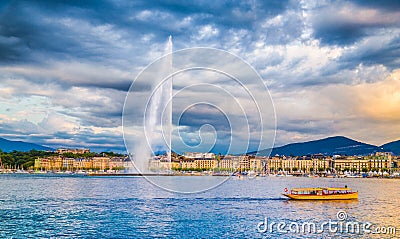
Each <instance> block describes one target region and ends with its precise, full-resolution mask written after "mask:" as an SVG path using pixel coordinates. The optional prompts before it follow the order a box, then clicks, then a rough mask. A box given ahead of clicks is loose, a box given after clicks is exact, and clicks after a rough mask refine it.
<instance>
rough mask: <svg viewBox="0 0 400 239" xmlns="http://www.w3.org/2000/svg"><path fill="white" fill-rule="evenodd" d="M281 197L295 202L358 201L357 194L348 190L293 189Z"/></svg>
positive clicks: (286, 191)
mask: <svg viewBox="0 0 400 239" xmlns="http://www.w3.org/2000/svg"><path fill="white" fill-rule="evenodd" d="M282 195H284V196H286V197H288V198H290V199H295V200H350V199H358V192H353V191H351V189H350V188H348V187H345V188H293V189H291V190H288V189H287V188H285V193H283V194H282Z"/></svg>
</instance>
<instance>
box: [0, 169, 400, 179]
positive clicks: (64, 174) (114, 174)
mask: <svg viewBox="0 0 400 239" xmlns="http://www.w3.org/2000/svg"><path fill="white" fill-rule="evenodd" d="M0 175H32V176H33V175H34V176H60V177H74V176H80V177H232V178H236V179H239V180H240V179H254V178H266V177H273V178H330V179H333V178H356V179H360V178H362V179H371V178H372V179H400V176H399V175H385V176H382V175H380V176H377V175H374V176H361V175H357V176H354V175H335V176H332V175H328V176H320V175H282V174H263V175H254V176H249V175H241V174H220V173H215V174H211V173H205V174H200V173H175V174H174V173H159V174H157V173H144V174H142V173H119V172H45V171H37V172H28V171H22V170H21V171H16V172H0Z"/></svg>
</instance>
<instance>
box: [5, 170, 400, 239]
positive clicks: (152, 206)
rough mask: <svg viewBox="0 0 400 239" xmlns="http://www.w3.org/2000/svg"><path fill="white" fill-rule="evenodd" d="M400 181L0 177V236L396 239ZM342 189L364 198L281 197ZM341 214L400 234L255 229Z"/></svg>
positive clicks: (333, 217) (399, 219) (316, 219)
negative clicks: (213, 184)
mask: <svg viewBox="0 0 400 239" xmlns="http://www.w3.org/2000/svg"><path fill="white" fill-rule="evenodd" d="M198 179H200V177H199V178H197V179H196V180H198ZM168 180H172V181H174V182H172V181H171V183H177V184H179V183H182V184H188V185H189V184H190V183H193V182H194V181H195V180H194V181H193V180H188V177H168ZM399 182H400V181H398V180H391V179H326V178H295V177H293V178H268V177H266V178H258V179H255V180H234V179H233V180H228V181H227V182H226V183H224V184H222V185H221V186H220V187H217V188H215V189H213V190H210V191H207V192H204V193H198V194H174V193H170V192H166V191H163V190H161V189H159V188H157V187H155V186H153V185H152V184H150V183H148V182H147V181H146V180H144V179H142V178H140V177H104V178H103V177H48V176H28V175H1V176H0V188H1V189H2V190H1V194H0V195H1V197H0V218H1V219H0V220H1V223H0V237H1V238H12V237H17V238H27V237H31V238H38V237H45V238H48V237H56V238H63V237H64V238H71V237H74V238H88V237H89V238H90V237H92V238H93V237H96V238H97V237H102V238H104V237H105V238H109V237H114V238H115V237H117V238H121V237H122V238H124V237H128V238H138V237H143V238H146V237H175V238H176V237H185V238H188V237H190V238H205V237H207V238H209V237H212V238H223V237H231V238H235V237H238V238H243V237H246V238H254V237H259V238H261V237H271V238H321V237H322V236H328V237H336V238H393V237H399V236H400V225H399V224H400V223H399V221H400V215H399V213H398V205H399V196H400V190H399ZM344 185H348V186H349V187H351V188H353V190H358V191H359V200H355V201H347V200H344V201H291V200H286V199H285V198H284V197H283V196H281V193H282V192H283V188H285V187H288V188H292V187H313V186H332V187H342V186H344ZM338 211H345V212H346V213H347V216H348V218H347V220H348V221H356V222H360V223H362V222H370V223H372V224H373V225H374V226H396V227H397V228H398V230H397V231H398V234H397V235H391V236H390V235H370V234H365V235H357V234H345V233H342V234H332V233H330V234H329V233H326V234H293V233H292V234H288V233H278V232H274V233H273V234H268V233H267V234H260V233H259V232H258V231H257V229H256V227H257V225H258V224H259V223H260V222H262V221H263V220H264V219H265V218H268V219H269V220H270V221H273V222H282V221H283V222H286V223H291V222H296V223H302V222H316V223H322V222H325V221H328V220H330V219H331V220H337V215H336V214H337V213H338Z"/></svg>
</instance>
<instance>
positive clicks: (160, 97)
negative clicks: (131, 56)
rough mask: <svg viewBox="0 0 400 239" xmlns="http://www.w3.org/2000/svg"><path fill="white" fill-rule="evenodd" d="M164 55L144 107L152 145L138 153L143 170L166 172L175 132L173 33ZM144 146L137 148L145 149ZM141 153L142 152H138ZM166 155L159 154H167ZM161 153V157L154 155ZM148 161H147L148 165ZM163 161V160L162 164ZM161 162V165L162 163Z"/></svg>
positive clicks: (149, 143)
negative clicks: (173, 124)
mask: <svg viewBox="0 0 400 239" xmlns="http://www.w3.org/2000/svg"><path fill="white" fill-rule="evenodd" d="M164 53H165V54H164V55H165V57H163V58H162V59H161V60H160V61H161V62H160V66H159V72H153V73H154V76H153V77H154V79H152V82H153V85H152V89H153V90H152V93H151V97H150V99H149V101H148V104H147V107H146V109H145V118H144V126H145V127H144V129H145V136H146V139H147V143H148V146H149V147H144V148H147V149H150V150H149V151H148V152H140V154H137V156H139V155H141V156H140V157H143V158H144V161H145V162H144V165H141V168H140V170H141V171H145V172H146V171H147V170H149V171H156V172H164V171H169V170H170V169H171V164H170V163H171V132H172V76H171V75H172V37H171V36H169V37H168V41H167V44H166V46H165V50H164ZM142 150H143V148H142V147H141V148H140V149H138V151H142ZM138 153H139V152H138ZM164 154H165V156H160V155H164ZM156 156H159V157H158V158H155V157H156ZM146 162H147V164H148V165H146ZM160 162H163V163H162V164H161V163H160ZM160 165H162V167H160Z"/></svg>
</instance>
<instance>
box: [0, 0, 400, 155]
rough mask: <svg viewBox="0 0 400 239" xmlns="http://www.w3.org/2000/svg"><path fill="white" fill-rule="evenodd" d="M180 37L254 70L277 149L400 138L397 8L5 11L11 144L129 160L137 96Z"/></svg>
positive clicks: (3, 7)
mask: <svg viewBox="0 0 400 239" xmlns="http://www.w3.org/2000/svg"><path fill="white" fill-rule="evenodd" d="M169 35H172V36H173V39H174V49H175V50H179V49H183V48H188V47H199V46H201V47H215V48H219V49H223V50H227V51H230V52H233V53H235V54H236V55H238V56H240V57H242V58H243V59H244V60H246V61H247V62H249V63H250V64H251V65H252V66H254V68H255V69H256V70H257V71H258V72H259V74H260V75H261V77H262V78H263V79H264V82H265V84H266V85H267V86H268V88H269V90H270V92H271V96H272V98H273V101H274V104H275V108H276V115H277V135H276V145H282V144H286V143H291V142H299V141H306V140H311V139H318V138H322V137H326V136H332V135H345V136H349V137H352V138H354V139H357V140H361V141H364V142H367V143H372V144H378V145H379V144H384V143H386V142H388V141H392V140H397V139H399V138H400V136H399V135H400V125H399V124H398V122H399V120H400V70H399V68H400V67H399V65H400V57H399V56H400V2H399V1H395V0H389V1H369V0H367V1H193V3H183V2H182V1H2V2H1V3H0V137H4V138H7V139H11V140H24V141H28V142H35V143H39V144H43V145H47V146H51V147H58V146H68V147H91V148H92V149H95V150H116V151H124V142H123V137H122V126H121V125H122V120H121V115H122V108H123V104H124V100H125V96H126V92H127V91H128V89H129V86H130V85H131V83H132V81H133V79H134V78H135V77H136V75H137V74H138V73H139V72H140V71H141V70H142V69H143V68H144V67H145V66H146V65H148V64H149V63H150V62H152V61H153V60H154V59H156V58H157V57H160V56H161V55H162V54H163V50H164V45H165V41H166V39H167V38H168V36H169ZM191 113H193V112H191ZM185 122H186V124H187V125H188V126H190V124H191V121H190V119H189V118H185ZM197 123H198V122H193V124H197Z"/></svg>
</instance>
